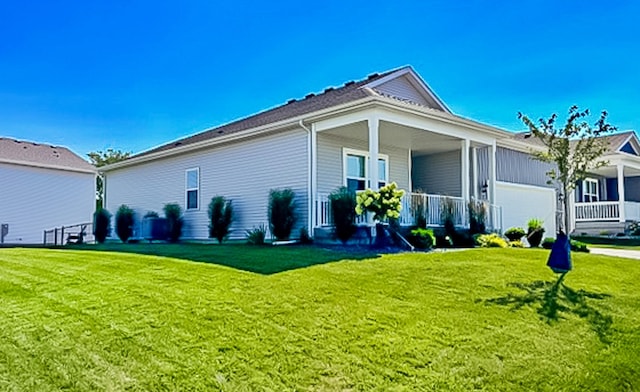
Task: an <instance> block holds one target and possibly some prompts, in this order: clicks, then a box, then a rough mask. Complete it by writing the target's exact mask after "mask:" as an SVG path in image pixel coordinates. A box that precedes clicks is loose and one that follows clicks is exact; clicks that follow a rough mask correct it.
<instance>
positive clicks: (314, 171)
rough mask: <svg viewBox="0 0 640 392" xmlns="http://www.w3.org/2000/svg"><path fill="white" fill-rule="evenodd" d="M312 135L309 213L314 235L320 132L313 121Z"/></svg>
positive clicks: (311, 232)
mask: <svg viewBox="0 0 640 392" xmlns="http://www.w3.org/2000/svg"><path fill="white" fill-rule="evenodd" d="M310 137H311V143H310V144H311V146H310V147H309V148H310V154H311V165H310V166H311V168H310V171H311V173H309V175H310V177H311V184H310V187H309V188H310V189H309V194H310V196H311V204H310V206H311V207H310V209H309V210H310V211H309V213H310V214H311V216H310V218H309V222H311V223H310V226H311V227H310V228H309V235H312V236H313V229H314V228H315V227H316V226H318V219H317V218H318V216H317V215H318V205H317V199H318V132H317V131H316V124H315V123H313V124H311V132H310Z"/></svg>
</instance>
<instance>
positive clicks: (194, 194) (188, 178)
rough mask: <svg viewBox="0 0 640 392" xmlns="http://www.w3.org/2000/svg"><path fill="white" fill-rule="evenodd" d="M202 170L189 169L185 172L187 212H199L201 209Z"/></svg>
mask: <svg viewBox="0 0 640 392" xmlns="http://www.w3.org/2000/svg"><path fill="white" fill-rule="evenodd" d="M199 193H200V168H197V167H196V168H194V169H187V170H186V172H185V205H186V210H187V211H189V210H197V209H198V207H199V204H200V203H199V200H200V197H199Z"/></svg>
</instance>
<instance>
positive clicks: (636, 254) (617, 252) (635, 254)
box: [589, 246, 640, 260]
mask: <svg viewBox="0 0 640 392" xmlns="http://www.w3.org/2000/svg"><path fill="white" fill-rule="evenodd" d="M589 249H590V250H591V254H594V255H605V256H615V257H626V258H628V259H638V260H640V250H631V249H613V248H592V247H591V246H590V247H589Z"/></svg>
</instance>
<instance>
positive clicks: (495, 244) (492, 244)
mask: <svg viewBox="0 0 640 392" xmlns="http://www.w3.org/2000/svg"><path fill="white" fill-rule="evenodd" d="M476 241H477V244H478V245H479V246H480V247H481V248H508V247H509V244H508V243H507V241H506V240H505V239H504V238H502V237H500V235H499V234H496V233H491V234H483V235H481V236H479V237H478V238H477V239H476Z"/></svg>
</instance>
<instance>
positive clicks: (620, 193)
mask: <svg viewBox="0 0 640 392" xmlns="http://www.w3.org/2000/svg"><path fill="white" fill-rule="evenodd" d="M617 169H618V203H619V204H618V209H619V211H620V222H624V221H625V220H626V217H625V213H624V165H622V164H618V165H617Z"/></svg>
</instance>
